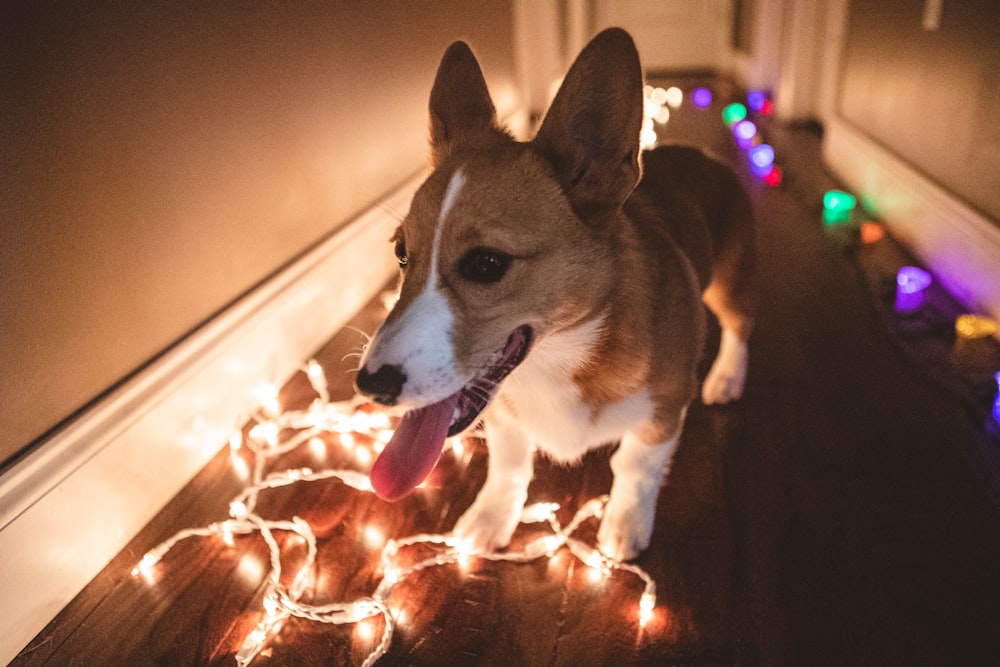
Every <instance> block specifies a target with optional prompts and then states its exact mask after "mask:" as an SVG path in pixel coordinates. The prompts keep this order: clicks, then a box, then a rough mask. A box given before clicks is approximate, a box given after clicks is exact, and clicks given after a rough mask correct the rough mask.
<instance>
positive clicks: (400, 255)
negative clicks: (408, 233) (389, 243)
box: [395, 239, 409, 268]
mask: <svg viewBox="0 0 1000 667" xmlns="http://www.w3.org/2000/svg"><path fill="white" fill-rule="evenodd" d="M395 252H396V259H397V260H399V267H400V268H403V267H405V266H406V263H407V261H409V260H408V258H407V257H406V242H405V241H404V240H403V239H396V247H395Z"/></svg>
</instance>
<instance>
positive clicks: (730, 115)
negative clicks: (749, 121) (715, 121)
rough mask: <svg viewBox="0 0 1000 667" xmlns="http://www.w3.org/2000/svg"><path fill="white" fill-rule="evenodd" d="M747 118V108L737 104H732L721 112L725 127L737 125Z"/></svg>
mask: <svg viewBox="0 0 1000 667" xmlns="http://www.w3.org/2000/svg"><path fill="white" fill-rule="evenodd" d="M746 117H747V108H746V107H745V106H743V105H742V104H740V103H739V102H733V103H732V104H730V105H728V106H726V108H725V109H723V110H722V122H724V123H725V124H726V125H732V124H733V123H738V122H740V121H741V120H743V119H744V118H746Z"/></svg>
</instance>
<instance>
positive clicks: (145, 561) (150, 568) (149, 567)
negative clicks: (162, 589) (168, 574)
mask: <svg viewBox="0 0 1000 667" xmlns="http://www.w3.org/2000/svg"><path fill="white" fill-rule="evenodd" d="M159 562H160V557H159V556H157V555H156V554H154V553H152V552H150V553H147V554H146V555H144V556H143V557H142V560H140V561H139V564H138V565H136V566H135V567H134V568H132V576H133V577H136V576H139V575H140V574H141V575H142V577H143V579H146V580H147V581H149V580H152V578H153V574H154V570H155V568H156V564H157V563H159Z"/></svg>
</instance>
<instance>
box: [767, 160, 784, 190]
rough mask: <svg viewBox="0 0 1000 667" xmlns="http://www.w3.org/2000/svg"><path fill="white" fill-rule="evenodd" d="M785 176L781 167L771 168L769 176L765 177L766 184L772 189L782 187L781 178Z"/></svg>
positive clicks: (774, 166)
mask: <svg viewBox="0 0 1000 667" xmlns="http://www.w3.org/2000/svg"><path fill="white" fill-rule="evenodd" d="M783 175H784V174H783V172H782V171H781V167H779V166H778V165H773V166H772V167H771V171H769V172H768V173H767V175H766V176H764V182H765V183H767V184H768V185H770V186H771V187H772V188H776V187H778V186H779V185H781V178H782V176H783Z"/></svg>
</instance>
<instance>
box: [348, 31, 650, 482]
mask: <svg viewBox="0 0 1000 667" xmlns="http://www.w3.org/2000/svg"><path fill="white" fill-rule="evenodd" d="M430 118H431V158H432V163H433V166H434V171H433V173H432V174H431V175H430V177H429V178H428V179H427V180H426V181H425V182H424V184H423V185H422V186H421V187H420V189H419V190H418V191H417V193H416V195H415V196H414V199H413V202H412V204H411V207H410V211H409V213H408V214H407V216H406V218H405V219H404V220H403V222H402V224H401V225H400V226H399V228H398V230H397V231H396V234H395V237H394V239H393V243H394V246H395V253H396V256H397V258H398V259H399V263H400V267H401V271H402V282H401V285H400V295H399V300H398V302H397V303H396V305H395V307H394V308H393V310H392V312H391V313H390V314H389V316H388V317H387V318H386V321H385V323H384V324H383V325H382V327H381V328H380V329H379V331H378V332H377V333H376V335H375V337H374V338H373V339H372V341H371V343H370V344H369V346H368V348H367V350H366V353H365V355H364V357H363V359H362V365H361V368H360V370H359V373H358V378H357V388H358V389H359V390H360V391H361V392H362V393H363V394H366V395H368V396H370V397H371V398H372V399H373V400H375V401H377V402H379V403H382V404H384V405H389V406H398V407H400V408H404V409H407V410H409V412H408V413H407V415H406V416H404V419H403V422H402V423H401V424H400V427H399V428H398V429H397V434H396V439H395V440H394V441H393V442H392V443H390V445H389V446H387V448H386V450H385V451H384V452H383V455H382V456H381V457H380V459H379V461H378V462H377V463H376V466H375V468H374V469H373V471H372V481H373V483H374V484H375V487H376V490H377V491H378V492H379V493H380V495H383V497H398V496H400V495H404V494H405V493H408V492H409V491H410V490H412V488H413V487H414V486H416V484H418V483H419V482H420V481H421V480H422V479H423V477H424V476H426V474H427V473H428V472H429V471H430V469H431V468H432V467H433V465H434V463H435V462H436V460H437V457H438V455H439V453H440V449H441V445H442V444H443V442H444V439H445V437H446V436H447V435H454V434H456V433H459V432H461V431H463V430H464V429H466V428H468V427H469V426H470V425H471V424H472V423H474V422H475V421H476V420H477V418H478V416H479V414H480V413H481V412H482V410H483V409H485V407H486V405H487V404H488V403H489V401H490V400H491V399H492V397H493V395H494V393H495V391H496V388H497V386H498V385H499V383H500V382H502V381H503V380H504V378H506V377H507V375H508V374H509V373H510V372H511V371H513V370H514V368H516V367H517V365H518V364H520V363H521V362H522V361H523V360H524V359H525V358H526V357H527V355H528V354H529V352H530V350H531V347H532V344H533V342H535V341H537V340H538V339H540V338H543V337H545V336H546V335H548V334H550V333H552V332H554V331H557V330H560V329H563V328H566V327H569V326H573V325H574V324H578V323H581V322H583V321H586V320H587V319H591V318H593V317H595V316H596V315H597V314H598V313H599V311H600V310H602V309H603V308H604V305H605V303H606V299H607V297H608V292H609V289H611V288H610V285H611V284H613V283H612V281H613V276H608V275H606V274H607V272H608V270H609V267H610V260H609V255H610V254H613V246H614V243H615V241H614V237H615V235H614V228H615V225H616V224H617V223H618V221H619V219H620V208H621V205H622V203H623V202H624V201H625V199H626V198H627V197H628V195H629V194H630V193H631V191H632V190H633V188H634V187H635V185H636V183H637V182H638V179H639V173H640V167H639V130H640V127H641V122H642V75H641V71H640V68H639V60H638V55H637V54H636V51H635V47H634V45H633V43H632V40H631V38H630V37H629V36H628V35H627V34H626V33H625V32H623V31H621V30H616V29H612V30H607V31H604V32H603V33H601V34H600V35H598V36H597V37H595V38H594V40H593V41H592V42H591V43H590V44H589V45H588V46H587V47H586V48H585V49H584V50H583V52H582V53H581V54H580V56H579V57H578V58H577V60H576V62H575V63H574V64H573V66H572V68H571V69H570V71H569V73H568V74H567V76H566V79H565V80H564V82H563V84H562V86H561V88H560V90H559V92H558V94H557V95H556V98H555V100H554V101H553V103H552V107H551V108H550V110H549V112H548V114H547V115H546V117H545V120H544V121H543V123H542V126H541V128H540V129H539V131H538V134H537V136H536V138H535V140H534V141H533V142H530V143H520V142H517V141H514V139H513V138H511V136H510V135H509V134H508V133H507V132H506V131H505V130H503V129H502V128H501V127H499V125H498V124H497V119H496V111H495V109H494V106H493V102H492V100H491V98H490V95H489V92H488V90H487V87H486V82H485V80H484V78H483V75H482V72H481V70H480V68H479V64H478V63H477V61H476V59H475V57H474V56H473V54H472V52H471V51H470V50H469V47H468V46H466V45H465V44H464V43H462V42H456V43H455V44H453V45H452V46H451V47H449V48H448V50H447V51H446V52H445V55H444V57H443V59H442V61H441V65H440V67H439V69H438V72H437V77H436V79H435V82H434V87H433V89H432V91H431V100H430Z"/></svg>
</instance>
